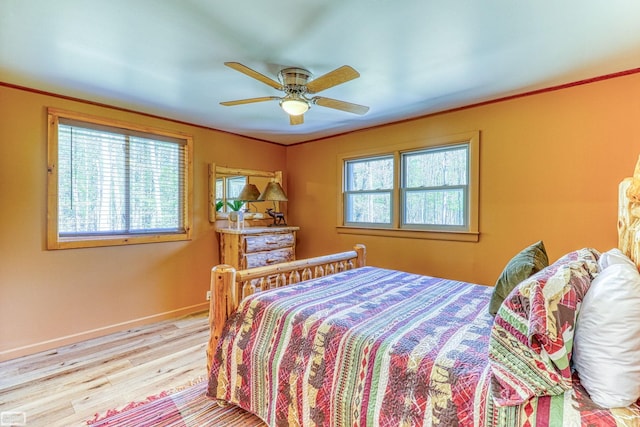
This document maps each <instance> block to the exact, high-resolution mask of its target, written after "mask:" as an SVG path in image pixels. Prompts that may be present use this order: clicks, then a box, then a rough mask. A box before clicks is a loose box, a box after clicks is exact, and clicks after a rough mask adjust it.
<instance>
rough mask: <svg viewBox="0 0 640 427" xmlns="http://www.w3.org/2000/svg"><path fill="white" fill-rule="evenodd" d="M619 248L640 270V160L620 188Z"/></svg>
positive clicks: (639, 159)
mask: <svg viewBox="0 0 640 427" xmlns="http://www.w3.org/2000/svg"><path fill="white" fill-rule="evenodd" d="M618 248H620V250H621V251H622V252H623V253H624V254H625V255H627V256H628V257H629V258H631V259H632V260H633V262H635V263H636V266H638V268H640V158H638V162H637V163H636V167H635V170H634V171H633V177H630V178H625V179H624V180H622V182H621V183H620V186H619V187H618Z"/></svg>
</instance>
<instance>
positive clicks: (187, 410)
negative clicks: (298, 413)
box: [87, 381, 266, 427]
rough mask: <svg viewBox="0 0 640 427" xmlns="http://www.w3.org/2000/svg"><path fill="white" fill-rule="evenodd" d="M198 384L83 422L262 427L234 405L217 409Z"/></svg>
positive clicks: (141, 426) (95, 426) (143, 426)
mask: <svg viewBox="0 0 640 427" xmlns="http://www.w3.org/2000/svg"><path fill="white" fill-rule="evenodd" d="M206 387H207V382H206V381H202V382H199V383H197V384H195V385H193V386H190V387H188V388H186V389H184V390H181V391H178V392H176V393H174V394H168V395H167V394H166V393H162V394H160V395H158V396H157V397H154V398H149V399H148V400H147V401H146V402H144V403H132V404H130V405H128V406H127V407H126V408H124V409H123V410H120V411H109V412H107V414H106V415H105V416H102V417H100V416H99V415H96V417H95V418H94V419H93V420H89V421H87V425H90V426H91V427H106V426H121V427H124V426H127V427H128V426H135V427H151V426H154V427H156V426H162V427H169V426H172V427H173V426H175V427H177V426H181V427H201V426H235V427H254V426H255V427H258V426H260V427H264V426H266V424H264V423H263V422H262V421H261V420H260V419H259V418H258V417H256V416H255V415H253V414H250V413H248V412H246V411H244V410H242V409H240V408H238V407H236V406H232V405H229V406H227V407H220V406H218V405H217V404H216V403H215V402H214V401H212V400H210V399H208V398H207V397H206V396H205V390H206Z"/></svg>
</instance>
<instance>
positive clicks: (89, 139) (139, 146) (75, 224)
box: [47, 109, 192, 249]
mask: <svg viewBox="0 0 640 427" xmlns="http://www.w3.org/2000/svg"><path fill="white" fill-rule="evenodd" d="M191 145H192V142H191V138H190V137H188V136H184V135H180V134H171V133H168V132H165V131H159V130H154V129H150V128H147V127H145V128H141V127H137V126H134V125H128V124H123V123H119V122H114V121H109V120H104V119H98V118H93V117H89V116H85V115H79V114H74V113H67V112H62V111H58V110H53V109H51V110H49V175H48V189H49V203H48V211H49V212H48V239H47V240H48V248H49V249H64V248H75V247H90V246H110V245H124V244H133V243H149V242H161V241H175V240H187V239H189V238H190V218H189V212H190V207H189V203H190V194H191V190H190V170H189V169H190V165H191Z"/></svg>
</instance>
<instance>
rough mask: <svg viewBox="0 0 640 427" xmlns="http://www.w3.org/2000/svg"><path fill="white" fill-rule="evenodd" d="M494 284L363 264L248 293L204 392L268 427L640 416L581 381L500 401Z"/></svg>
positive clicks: (603, 421)
mask: <svg viewBox="0 0 640 427" xmlns="http://www.w3.org/2000/svg"><path fill="white" fill-rule="evenodd" d="M491 291H492V289H491V288H489V287H483V286H479V285H472V284H468V283H463V282H458V281H453V280H445V279H438V278H433V277H427V276H419V275H415V274H409V273H404V272H399V271H393V270H385V269H379V268H373V267H364V268H360V269H355V270H350V271H346V272H343V273H339V274H336V275H333V276H328V277H323V278H320V279H316V280H313V281H308V282H303V283H300V284H298V285H295V286H291V287H286V288H280V289H276V290H270V291H266V292H262V293H258V294H255V295H252V296H251V297H249V298H246V299H245V300H244V301H243V302H242V303H241V304H240V306H239V308H238V310H237V312H236V313H235V314H234V315H233V316H232V317H231V318H230V319H229V321H228V322H227V325H226V326H225V331H224V333H223V336H222V338H221V339H220V341H219V343H218V348H217V351H216V354H215V356H214V361H213V366H212V370H211V374H210V379H209V388H208V396H209V397H212V398H216V399H221V400H225V401H228V402H231V403H233V404H236V405H238V406H240V407H242V408H244V409H246V410H248V411H250V412H253V413H254V414H256V415H258V416H259V417H261V418H262V419H263V420H265V421H266V422H267V423H268V424H269V425H271V426H298V425H300V426H340V427H341V426H431V425H440V426H457V425H459V426H480V427H483V426H511V425H513V426H536V425H539V426H545V425H553V426H555V425H558V426H560V425H567V426H571V425H576V426H579V425H597V426H600V425H614V426H615V425H635V424H633V423H629V417H630V416H632V415H633V414H631V413H629V412H628V411H627V412H625V411H624V410H622V411H621V412H619V413H613V412H611V411H605V410H598V409H597V408H595V406H594V405H593V404H592V403H590V400H589V398H588V397H587V396H586V394H585V393H584V391H583V390H581V389H580V387H579V386H578V388H577V389H576V390H574V392H573V393H569V392H567V393H565V394H563V395H560V396H555V397H553V398H551V397H542V398H538V399H533V400H532V401H529V402H527V403H526V404H524V405H522V406H518V407H509V408H497V407H495V405H493V400H492V398H491V396H490V393H489V390H490V387H491V374H490V369H489V365H488V361H487V347H488V342H489V331H490V329H491V325H492V322H493V317H491V315H490V314H489V313H488V311H487V306H488V302H489V297H490V295H491ZM636 415H637V414H636ZM625 421H626V422H625Z"/></svg>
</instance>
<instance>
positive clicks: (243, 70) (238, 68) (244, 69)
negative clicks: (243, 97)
mask: <svg viewBox="0 0 640 427" xmlns="http://www.w3.org/2000/svg"><path fill="white" fill-rule="evenodd" d="M224 65H226V66H227V67H229V68H233V69H234V70H236V71H240V72H241V73H243V74H246V75H247V76H249V77H253V78H254V79H256V80H259V81H261V82H262V83H264V84H266V85H269V86H271V87H272V88H274V89H278V90H282V85H281V84H280V83H278V82H277V81H275V80H273V79H271V78H269V77H267V76H265V75H264V74H261V73H259V72H257V71H256V70H252V69H251V68H249V67H247V66H246V65H242V64H241V63H239V62H225V63H224Z"/></svg>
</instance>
